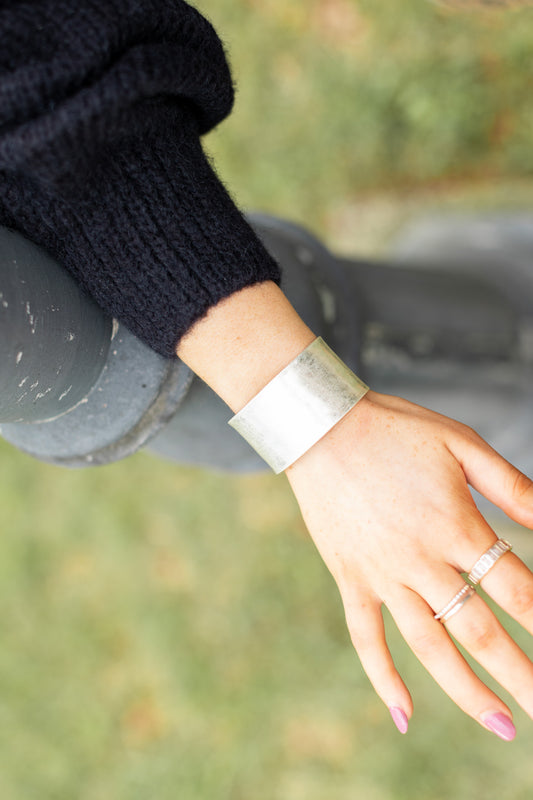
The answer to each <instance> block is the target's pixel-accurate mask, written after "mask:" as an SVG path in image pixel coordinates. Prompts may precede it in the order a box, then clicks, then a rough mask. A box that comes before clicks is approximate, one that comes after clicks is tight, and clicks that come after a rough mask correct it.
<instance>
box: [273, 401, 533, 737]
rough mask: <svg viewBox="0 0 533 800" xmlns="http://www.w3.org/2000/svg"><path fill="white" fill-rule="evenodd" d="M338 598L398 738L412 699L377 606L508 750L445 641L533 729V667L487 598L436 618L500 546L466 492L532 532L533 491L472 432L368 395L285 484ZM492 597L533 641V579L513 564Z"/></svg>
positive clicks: (489, 709) (495, 710)
mask: <svg viewBox="0 0 533 800" xmlns="http://www.w3.org/2000/svg"><path fill="white" fill-rule="evenodd" d="M286 474H287V477H288V479H289V481H290V484H291V486H292V488H293V490H294V492H295V495H296V497H297V499H298V502H299V504H300V508H301V510H302V514H303V516H304V519H305V522H306V524H307V527H308V529H309V532H310V534H311V536H312V537H313V539H314V541H315V544H316V546H317V548H318V550H319V551H320V553H321V555H322V558H323V559H324V561H325V562H326V565H327V566H328V568H329V569H330V571H331V573H332V575H333V577H334V578H335V581H336V582H337V585H338V587H339V590H340V593H341V596H342V600H343V603H344V609H345V613H346V620H347V623H348V629H349V631H350V635H351V638H352V641H353V644H354V647H355V649H356V650H357V652H358V654H359V657H360V659H361V662H362V665H363V667H364V669H365V671H366V673H367V675H368V677H369V678H370V680H371V682H372V684H373V685H374V687H375V689H376V691H377V693H378V694H379V696H380V697H381V699H382V700H383V701H384V702H385V704H386V705H387V706H388V707H389V709H390V710H391V713H392V715H393V718H394V720H395V722H396V724H397V725H398V727H399V729H400V730H401V731H402V732H405V730H406V729H407V720H408V718H409V717H410V716H411V714H412V711H413V705H412V700H411V697H410V694H409V691H408V690H407V688H406V686H405V684H404V683H403V681H402V679H401V677H400V675H399V674H398V672H397V670H396V668H395V666H394V664H393V660H392V657H391V654H390V652H389V649H388V647H387V643H386V640H385V632H384V625H383V619H382V615H381V606H382V604H383V603H384V604H385V605H386V606H387V608H388V609H389V611H390V612H391V614H392V616H393V618H394V620H395V622H396V624H397V625H398V628H399V629H400V631H401V633H402V635H403V636H404V638H405V640H406V641H407V643H408V644H409V646H410V647H411V649H412V650H413V652H414V653H415V654H416V656H417V657H418V658H419V659H420V661H421V662H422V664H423V665H424V666H425V667H426V668H427V669H428V671H429V672H430V673H431V674H432V675H433V677H434V678H435V680H436V681H437V683H439V684H440V685H441V686H442V688H443V689H444V691H445V692H446V693H447V694H448V695H449V696H450V697H451V698H452V699H453V700H454V701H455V702H456V703H457V705H458V706H459V707H460V708H462V709H463V711H465V712H466V713H467V714H469V715H470V716H471V717H473V718H474V719H476V720H477V721H478V722H480V723H481V724H482V725H484V726H485V727H487V728H488V729H489V730H492V731H493V732H494V733H496V734H497V735H499V736H501V738H504V739H507V740H508V739H512V738H513V737H514V734H515V730H514V726H513V724H512V722H511V717H512V714H511V712H510V710H509V709H508V707H507V706H506V705H505V703H503V702H502V700H501V699H500V698H499V697H498V696H497V695H496V694H494V693H493V692H492V691H491V690H490V689H489V688H488V687H487V686H486V685H485V684H484V683H483V682H482V681H481V680H480V679H479V678H478V677H477V676H476V675H475V673H474V672H473V671H472V669H471V668H470V667H469V665H468V664H467V662H466V661H465V659H464V658H463V656H462V655H461V653H460V652H459V650H458V649H457V647H456V646H455V644H454V642H453V640H452V638H451V636H450V634H451V635H452V636H453V637H454V638H455V639H457V641H458V642H460V643H461V645H463V646H464V647H465V648H466V650H467V651H468V652H469V653H470V654H471V655H472V656H474V658H476V660H477V661H478V662H479V663H480V664H481V665H482V666H483V667H484V668H485V669H486V670H487V671H488V672H489V673H490V674H491V675H493V676H494V677H495V678H496V680H497V681H498V682H499V683H500V684H501V685H502V686H503V687H504V688H505V689H506V690H507V691H508V692H510V693H511V694H512V695H513V697H514V698H515V699H516V700H517V702H518V703H519V704H520V705H521V706H522V708H524V710H525V711H526V712H527V713H528V714H529V715H530V716H531V717H533V663H532V662H531V661H530V660H529V658H528V657H527V656H526V655H525V654H524V653H523V651H522V650H521V649H520V648H519V647H518V645H517V644H515V642H514V641H513V639H512V638H511V637H510V636H509V634H508V633H507V632H506V631H505V629H504V628H503V627H502V625H501V623H500V622H499V621H498V620H497V618H496V617H495V615H494V614H493V612H492V611H491V610H490V609H489V607H488V606H487V605H486V603H485V602H484V601H483V599H482V598H481V597H480V596H479V595H474V596H473V597H472V599H471V600H470V601H469V602H468V603H466V604H465V605H464V607H462V608H461V609H460V611H459V612H458V613H457V614H455V615H454V616H453V617H451V618H450V620H449V621H448V622H446V627H445V626H444V625H443V624H442V623H441V622H438V621H436V620H435V619H434V617H433V615H434V613H435V612H437V611H439V610H440V609H442V608H443V607H444V606H445V605H446V604H447V603H448V601H449V600H451V598H452V597H453V596H454V595H455V594H456V592H457V591H458V590H459V589H461V587H462V586H463V585H464V579H463V578H462V577H461V574H460V573H462V572H463V573H468V572H469V571H470V570H471V569H472V567H473V565H474V564H475V562H476V561H477V560H478V558H479V557H480V555H481V554H482V553H483V552H484V551H485V550H487V549H488V548H489V547H490V546H491V545H492V544H494V542H495V541H496V539H497V536H496V534H495V533H494V531H493V530H492V529H491V528H490V526H489V525H488V524H487V522H486V521H485V519H484V518H483V517H482V515H481V514H480V513H479V511H478V510H477V508H476V506H475V504H474V501H473V499H472V496H471V494H470V491H469V488H468V484H470V485H471V486H473V487H474V488H476V489H477V490H478V491H480V492H481V493H482V494H484V495H485V497H487V498H488V499H489V500H492V501H493V502H494V503H496V504H497V505H498V506H500V508H502V509H503V510H504V511H505V512H506V513H507V514H508V515H509V516H510V517H512V519H514V520H516V521H517V522H519V523H520V524H522V525H526V526H528V527H533V484H532V483H531V481H530V480H529V479H528V478H526V477H525V476H524V475H522V473H520V472H519V471H518V470H517V469H516V468H514V467H513V466H512V465H511V464H509V463H508V462H507V461H505V460H504V459H503V458H502V457H501V456H499V455H498V454H497V453H496V452H495V451H494V450H492V448H491V447H489V445H487V444H486V442H484V441H483V440H482V439H481V438H480V437H479V436H478V435H477V434H476V433H475V432H474V431H472V430H471V429H470V428H467V427H466V426H464V425H461V424H459V423H457V422H454V421H453V420H450V419H448V418H446V417H443V416H440V415H439V414H435V413H433V412H431V411H428V410H426V409H424V408H421V407H419V406H416V405H413V404H412V403H409V402H407V401H405V400H401V399H399V398H396V397H391V396H387V395H380V394H376V393H374V392H369V393H368V394H367V395H366V397H365V398H364V399H363V400H361V401H360V402H359V403H358V404H357V405H356V406H355V407H354V408H353V409H352V411H351V412H349V414H347V416H346V417H344V419H342V420H341V421H340V422H339V423H337V425H336V426H335V427H334V428H333V429H332V430H331V431H330V432H329V433H328V434H327V435H326V436H325V437H324V438H323V439H322V440H321V441H319V442H318V443H317V444H315V445H314V446H313V447H312V448H311V449H310V450H309V451H308V452H307V453H306V454H305V455H303V456H302V457H301V458H300V459H299V460H298V461H297V462H296V463H295V464H293V465H292V466H291V467H290V468H289V469H288V470H287V471H286ZM482 585H483V589H484V590H485V591H486V592H487V593H488V594H489V595H490V596H491V597H492V598H493V599H494V600H495V601H496V602H497V603H498V604H499V605H500V606H501V607H502V608H503V609H504V610H505V611H507V612H508V613H509V614H511V616H513V617H514V618H515V619H516V620H517V621H518V622H520V623H521V624H522V625H523V626H524V627H525V628H526V629H527V630H528V631H529V632H530V633H533V574H532V573H531V572H530V571H529V569H528V568H527V567H526V566H525V565H524V564H523V563H522V561H520V559H519V558H518V557H517V556H516V555H514V554H512V553H507V554H505V555H504V556H503V557H501V558H500V559H499V560H498V562H497V563H496V564H495V565H494V566H493V567H492V568H491V570H490V571H489V572H488V573H487V575H486V577H484V578H483V580H482Z"/></svg>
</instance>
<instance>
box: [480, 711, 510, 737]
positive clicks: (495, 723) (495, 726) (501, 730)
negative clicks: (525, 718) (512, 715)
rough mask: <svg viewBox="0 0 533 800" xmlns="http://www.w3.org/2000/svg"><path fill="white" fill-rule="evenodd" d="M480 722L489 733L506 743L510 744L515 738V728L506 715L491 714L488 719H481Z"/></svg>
mask: <svg viewBox="0 0 533 800" xmlns="http://www.w3.org/2000/svg"><path fill="white" fill-rule="evenodd" d="M482 721H483V724H484V725H486V726H487V728H488V729H489V730H490V731H492V732H493V733H495V734H496V736H499V737H500V739H504V740H505V741H506V742H510V741H511V740H512V739H514V737H515V736H516V728H515V726H514V725H513V723H512V722H511V720H510V719H509V717H508V716H507V715H506V714H502V713H501V712H500V713H498V714H491V715H490V716H489V717H484V718H483V717H482Z"/></svg>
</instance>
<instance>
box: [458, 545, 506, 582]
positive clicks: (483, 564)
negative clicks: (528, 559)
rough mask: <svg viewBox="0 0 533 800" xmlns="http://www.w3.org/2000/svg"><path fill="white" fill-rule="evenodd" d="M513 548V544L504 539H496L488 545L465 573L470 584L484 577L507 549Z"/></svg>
mask: <svg viewBox="0 0 533 800" xmlns="http://www.w3.org/2000/svg"><path fill="white" fill-rule="evenodd" d="M512 549H513V545H512V544H511V543H510V542H508V541H506V540H505V539H498V541H497V542H496V543H495V544H493V545H492V547H489V549H488V550H487V551H486V552H485V553H483V555H482V556H481V557H480V558H478V560H477V561H476V563H475V564H474V566H473V567H472V569H471V570H470V572H469V573H468V575H467V580H468V581H470V585H471V586H476V584H478V583H479V582H480V580H481V578H483V577H485V575H486V574H487V572H488V571H489V569H491V567H493V566H494V564H495V563H496V562H497V561H498V559H499V558H501V557H502V556H503V555H505V553H507V552H509V550H512Z"/></svg>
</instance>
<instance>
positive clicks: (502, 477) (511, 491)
mask: <svg viewBox="0 0 533 800" xmlns="http://www.w3.org/2000/svg"><path fill="white" fill-rule="evenodd" d="M457 434H458V435H457ZM448 447H449V449H450V450H451V452H452V454H453V455H454V456H455V458H456V459H457V461H458V462H459V463H460V464H461V466H462V468H463V471H464V474H465V477H466V479H467V481H468V483H469V484H470V486H472V487H473V488H474V489H477V491H478V492H480V493H481V494H482V495H484V497H486V498H487V500H490V501H491V502H492V503H494V504H495V505H497V506H499V508H501V509H502V511H504V512H505V513H506V514H507V516H509V517H511V519H513V520H514V521H515V522H518V523H519V524H520V525H524V526H525V527H527V528H533V481H531V480H530V479H529V478H528V477H527V475H524V473H523V472H520V470H519V469H517V468H516V467H515V466H513V465H512V464H510V463H509V461H506V460H505V458H503V457H502V456H501V455H500V454H499V453H497V452H496V450H494V449H493V448H492V447H491V446H490V445H489V444H487V442H486V441H485V440H484V439H482V438H481V436H479V435H478V434H477V433H476V432H475V431H473V430H472V429H471V428H467V427H466V426H463V425H462V426H461V429H460V431H459V432H457V431H456V435H455V436H454V437H453V438H452V441H449V442H448Z"/></svg>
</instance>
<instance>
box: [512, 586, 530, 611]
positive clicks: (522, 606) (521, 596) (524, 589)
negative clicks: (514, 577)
mask: <svg viewBox="0 0 533 800" xmlns="http://www.w3.org/2000/svg"><path fill="white" fill-rule="evenodd" d="M509 593H510V597H509V603H510V607H511V608H512V609H513V612H514V613H515V614H516V615H517V616H520V617H522V616H528V615H530V614H531V613H532V612H533V586H532V585H530V584H520V583H519V584H515V585H514V586H512V587H511V588H510V590H509Z"/></svg>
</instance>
